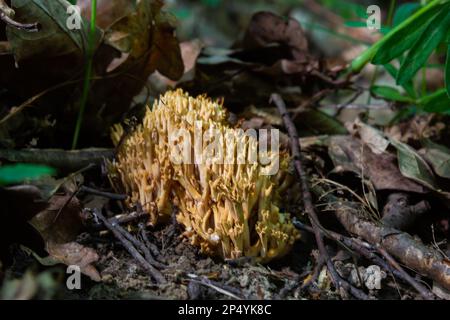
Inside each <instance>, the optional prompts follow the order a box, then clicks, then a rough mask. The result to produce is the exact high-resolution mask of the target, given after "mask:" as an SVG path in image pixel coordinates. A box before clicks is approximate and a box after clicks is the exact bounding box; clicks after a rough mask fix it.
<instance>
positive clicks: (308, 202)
mask: <svg viewBox="0 0 450 320" xmlns="http://www.w3.org/2000/svg"><path fill="white" fill-rule="evenodd" d="M271 100H272V101H273V102H274V103H275V105H276V106H277V108H278V111H279V113H280V115H281V117H282V119H283V122H284V125H285V127H286V130H287V131H288V134H289V140H290V144H291V151H292V157H293V162H294V166H295V169H296V171H297V174H298V176H299V178H300V185H301V190H302V197H303V205H304V208H305V212H306V213H307V214H308V217H309V220H310V222H311V225H312V228H313V230H314V236H315V238H316V242H317V247H318V248H319V252H320V255H321V259H323V261H325V264H326V266H327V269H328V272H329V273H330V276H331V279H332V281H333V284H334V285H335V287H336V289H337V290H338V291H340V289H341V288H343V289H345V290H347V291H349V292H350V293H351V294H352V295H353V296H355V297H356V298H358V299H364V300H366V299H369V296H368V295H366V294H365V293H364V292H363V291H361V290H359V289H357V288H355V287H354V286H352V285H351V284H349V283H348V282H347V281H345V280H344V279H342V278H341V277H340V276H339V274H338V273H337V271H336V268H335V267H334V264H333V262H332V261H331V259H330V256H329V255H328V252H327V250H326V248H325V244H324V242H323V231H322V230H324V228H323V227H322V225H321V224H320V222H319V219H318V217H317V214H316V211H315V208H314V205H313V201H312V195H311V192H310V189H309V181H308V176H307V174H306V171H305V169H304V167H303V161H302V154H301V149H300V143H299V138H298V133H297V129H296V128H295V125H294V123H293V121H292V119H291V118H290V116H289V113H288V111H287V108H286V104H285V103H284V101H283V99H282V98H281V96H280V95H279V94H276V93H274V94H272V96H271Z"/></svg>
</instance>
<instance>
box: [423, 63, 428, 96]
mask: <svg viewBox="0 0 450 320" xmlns="http://www.w3.org/2000/svg"><path fill="white" fill-rule="evenodd" d="M426 95H427V67H426V66H425V67H423V68H422V96H426Z"/></svg>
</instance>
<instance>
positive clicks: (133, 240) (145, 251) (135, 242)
mask: <svg viewBox="0 0 450 320" xmlns="http://www.w3.org/2000/svg"><path fill="white" fill-rule="evenodd" d="M115 227H116V228H117V230H118V231H119V232H120V233H121V234H122V235H123V236H124V237H125V238H126V239H127V240H128V241H130V242H131V243H132V244H133V245H134V246H135V247H136V248H138V249H139V250H141V252H142V253H143V254H144V257H145V260H147V262H148V263H150V264H151V265H152V266H155V267H156V268H165V267H166V266H165V265H164V264H162V263H160V262H158V261H156V260H155V258H153V255H152V254H151V253H150V250H149V249H148V248H147V247H146V246H145V244H143V243H142V242H140V241H139V240H138V239H136V238H135V237H134V236H133V235H132V234H131V233H129V232H128V231H127V230H125V229H124V228H123V227H122V226H120V225H115Z"/></svg>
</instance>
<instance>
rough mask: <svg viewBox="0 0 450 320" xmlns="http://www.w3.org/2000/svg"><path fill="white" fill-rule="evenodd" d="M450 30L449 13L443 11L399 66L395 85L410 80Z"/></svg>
mask: <svg viewBox="0 0 450 320" xmlns="http://www.w3.org/2000/svg"><path fill="white" fill-rule="evenodd" d="M449 29H450V11H447V10H444V11H442V12H440V13H439V14H438V15H437V16H436V17H434V18H433V20H432V21H431V23H430V24H428V26H427V28H426V29H425V31H424V32H423V33H422V34H421V36H420V38H419V39H418V40H417V41H416V43H415V44H414V45H413V47H412V48H411V50H410V51H409V52H408V55H407V56H406V58H405V61H403V63H402V65H401V66H400V70H399V71H398V75H397V83H399V84H403V83H406V82H407V81H409V80H410V79H412V77H413V76H414V75H415V74H416V73H417V71H418V70H419V69H420V68H422V67H423V66H424V65H425V64H426V62H427V60H428V57H429V56H430V55H431V53H433V51H434V49H435V48H436V47H437V46H438V45H439V43H441V42H442V41H443V40H445V38H446V36H447V32H448V30H449Z"/></svg>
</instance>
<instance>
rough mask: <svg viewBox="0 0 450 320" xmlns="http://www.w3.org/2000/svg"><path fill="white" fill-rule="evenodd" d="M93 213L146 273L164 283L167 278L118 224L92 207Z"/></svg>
mask: <svg viewBox="0 0 450 320" xmlns="http://www.w3.org/2000/svg"><path fill="white" fill-rule="evenodd" d="M94 214H95V215H96V216H97V217H98V218H99V219H100V220H101V221H102V222H103V224H104V225H105V227H106V228H108V230H110V231H111V232H112V233H113V234H114V236H115V237H116V238H117V239H118V240H119V241H120V242H121V243H122V245H123V246H124V248H125V249H126V250H127V251H128V252H129V253H130V254H131V256H132V257H133V258H134V259H136V261H137V262H139V264H140V265H141V266H142V267H143V268H144V269H145V270H146V271H147V272H148V274H149V275H150V276H151V277H152V278H153V279H155V281H156V282H157V283H159V284H163V283H166V282H167V280H166V279H165V278H164V276H163V275H162V274H161V272H160V271H159V270H157V269H156V268H155V267H153V266H152V265H151V264H150V263H149V262H148V261H147V260H145V258H144V257H143V256H142V255H141V254H140V253H139V251H138V250H137V249H136V248H135V247H134V246H133V244H132V243H131V241H129V240H127V239H126V237H125V236H124V235H123V234H122V233H121V232H120V231H119V229H118V228H117V227H118V225H113V224H111V223H110V222H109V221H108V219H106V218H105V216H104V215H103V214H102V213H101V212H100V210H97V209H94Z"/></svg>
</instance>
